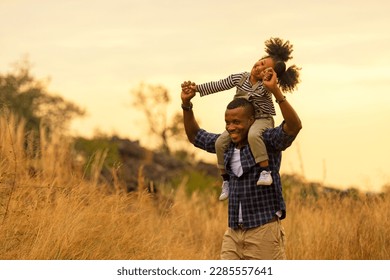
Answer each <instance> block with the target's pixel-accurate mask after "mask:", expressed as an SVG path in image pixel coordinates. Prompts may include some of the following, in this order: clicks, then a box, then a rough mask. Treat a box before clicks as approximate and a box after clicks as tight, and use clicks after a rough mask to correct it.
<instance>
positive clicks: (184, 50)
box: [0, 0, 390, 191]
mask: <svg viewBox="0 0 390 280" xmlns="http://www.w3.org/2000/svg"><path fill="white" fill-rule="evenodd" d="M388 11H390V2H389V1H385V0H372V1H360V0H357V1H356V0H355V1H352V0H345V1H343V0H337V1H335V0H328V1H319V0H311V1H309V0H301V1H289V0H280V1H259V0H253V1H252V0H248V1H246V0H243V1H222V0H216V1H209V0H207V1H206V0H198V1H183V0H182V1H179V0H167V1H158V0H110V1H108V0H77V1H75V0H67V1H63V0H0V26H1V28H0V72H1V73H7V72H9V71H10V70H11V69H12V66H13V65H14V64H15V63H16V62H18V61H21V60H22V59H23V58H25V57H28V60H29V62H30V63H31V65H32V67H31V73H32V74H33V75H34V76H35V77H36V78H37V79H49V80H50V83H49V84H48V90H49V92H51V93H54V94H58V95H61V96H62V97H64V98H65V99H66V100H69V101H71V102H74V103H76V104H77V105H79V106H80V107H82V108H84V109H85V110H86V111H87V116H86V117H85V118H83V119H79V120H75V121H74V122H73V123H72V132H73V133H74V134H76V135H81V136H86V137H91V136H93V135H94V133H96V131H100V132H104V133H107V134H116V135H118V136H120V137H126V138H129V139H130V140H139V141H140V142H141V144H143V145H145V146H153V143H152V142H153V141H152V140H151V138H150V137H148V134H147V132H146V131H145V119H143V115H142V114H141V113H140V111H139V110H137V109H136V108H134V107H133V106H132V101H133V99H132V93H131V92H132V89H134V88H137V87H138V86H139V85H140V84H141V83H146V84H150V85H161V86H164V87H165V88H166V89H167V90H168V91H169V93H170V96H171V99H172V102H171V104H170V106H169V112H168V114H169V115H173V114H174V113H176V112H179V111H180V110H181V109H180V84H181V83H182V82H183V81H185V80H191V81H194V82H196V83H204V82H209V81H213V80H219V79H222V78H225V77H227V76H228V75H230V74H233V73H240V72H243V71H250V69H251V67H252V65H253V64H254V62H255V61H257V60H258V59H259V58H260V57H261V56H263V55H264V41H265V40H267V39H269V38H271V37H280V38H283V39H285V40H289V41H290V42H291V43H292V44H293V45H294V52H293V59H292V60H291V61H290V62H289V63H288V66H289V64H296V65H297V66H299V67H301V68H302V70H301V83H300V84H299V86H298V89H297V90H296V91H295V92H294V93H287V94H286V96H287V99H288V100H289V101H290V103H291V104H292V105H293V107H294V108H295V109H296V111H297V112H298V114H299V116H300V118H301V120H302V123H303V129H302V131H301V132H300V134H299V135H298V137H297V139H296V141H295V142H294V144H293V145H292V146H291V147H290V148H289V149H288V150H286V151H285V152H284V153H283V163H282V172H285V173H295V174H299V175H301V176H303V177H304V178H305V179H307V180H308V181H315V182H319V183H323V184H325V185H328V186H334V187H340V188H349V187H356V188H359V189H362V190H364V191H378V190H380V188H381V187H382V186H383V185H386V184H390V170H389V163H388V161H389V158H390V148H389V143H390V132H389V129H388V123H389V121H390V111H389V108H390V106H389V105H390V71H389V70H388V66H389V64H390V52H389V50H390V32H389V30H390V17H389V15H388ZM233 95H234V90H230V91H226V92H221V93H217V94H214V95H210V96H206V97H202V98H200V97H199V96H197V97H195V98H194V100H193V103H194V110H195V113H196V116H197V119H198V120H199V122H200V124H201V126H202V127H203V128H205V129H206V130H209V131H212V132H222V131H223V130H224V119H223V118H224V111H225V106H226V104H227V103H228V102H229V101H230V100H231V99H232V97H233ZM276 109H277V116H276V117H275V123H276V124H279V123H280V122H281V120H282V118H281V113H280V111H279V110H278V108H277V106H276ZM188 145H190V144H188ZM193 151H194V152H196V154H197V157H199V158H204V159H205V160H207V161H209V162H211V163H212V162H215V157H214V156H213V155H208V154H205V152H202V151H198V150H196V149H195V148H193Z"/></svg>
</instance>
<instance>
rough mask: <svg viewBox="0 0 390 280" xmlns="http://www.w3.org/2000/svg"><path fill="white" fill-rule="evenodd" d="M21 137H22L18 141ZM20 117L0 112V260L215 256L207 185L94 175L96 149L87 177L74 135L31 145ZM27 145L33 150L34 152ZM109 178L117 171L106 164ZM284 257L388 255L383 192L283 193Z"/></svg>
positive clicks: (221, 213)
mask: <svg viewBox="0 0 390 280" xmlns="http://www.w3.org/2000/svg"><path fill="white" fill-rule="evenodd" d="M26 143H27V144H26ZM33 143H34V142H33V141H30V139H29V137H28V136H26V133H25V131H24V123H23V121H18V120H17V119H16V118H15V117H13V116H12V115H6V116H2V117H0V222H1V224H0V258H1V259H10V260H36V259H44V260H52V259H60V260H69V259H73V260H91V259H94V260H120V259H143V260H152V259H153V260H168V259H180V260H189V259H192V260H193V259H200V260H207V259H218V258H219V251H220V246H221V240H222V235H223V233H224V231H225V229H226V226H227V204H226V203H221V202H218V200H217V197H215V192H210V193H207V192H194V193H192V195H191V196H188V194H187V192H186V190H185V189H186V182H187V180H191V178H183V180H182V183H181V185H180V186H179V188H178V189H175V191H173V190H171V189H170V187H169V186H168V185H165V186H160V192H159V193H160V195H159V196H156V195H154V194H150V193H148V192H146V191H145V189H146V188H145V186H144V184H145V183H144V182H143V180H142V179H143V178H142V172H141V171H142V170H140V172H139V173H138V174H134V176H139V178H138V179H139V182H140V183H139V184H140V185H139V190H138V191H137V192H133V193H127V192H125V191H124V189H125V188H124V186H123V184H122V183H121V182H120V180H114V187H112V186H108V185H106V184H105V183H104V182H102V181H100V180H99V176H98V174H99V173H100V168H101V164H102V160H103V159H104V151H97V153H100V154H99V155H100V156H97V157H95V161H94V162H93V163H92V172H93V174H94V176H91V177H88V178H86V177H85V176H84V173H83V168H82V167H81V166H80V165H78V164H77V161H75V158H76V157H75V154H74V150H73V146H72V145H73V144H72V140H71V139H70V138H67V137H65V136H64V135H61V134H53V135H51V136H48V135H46V134H45V133H43V132H42V133H41V135H40V145H39V147H40V150H39V153H36V148H35V149H34V147H31V146H32V145H34V144H33ZM33 151H35V152H33ZM112 172H113V175H114V178H116V177H115V170H113V171H112ZM287 206H288V216H287V218H286V219H285V220H284V222H283V224H284V227H285V229H286V233H287V254H288V257H289V258H290V259H389V253H390V241H389V239H388V236H390V226H389V222H388V219H387V216H388V214H389V207H390V206H389V197H388V195H385V196H384V197H383V198H382V199H367V198H365V197H362V198H361V199H356V197H355V198H351V197H345V198H342V199H341V198H336V197H330V196H329V197H322V198H319V199H316V200H313V199H302V198H301V196H299V195H298V194H294V192H293V193H292V194H289V195H288V199H287Z"/></svg>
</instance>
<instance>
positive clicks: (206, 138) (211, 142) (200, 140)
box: [194, 129, 220, 154]
mask: <svg viewBox="0 0 390 280" xmlns="http://www.w3.org/2000/svg"><path fill="white" fill-rule="evenodd" d="M219 135H220V134H215V133H209V132H207V131H205V130H204V129H200V130H199V131H198V133H197V134H196V136H195V141H194V146H195V147H197V148H200V149H202V150H205V151H207V152H209V153H214V154H215V153H216V151H215V141H216V140H217V138H218V137H219Z"/></svg>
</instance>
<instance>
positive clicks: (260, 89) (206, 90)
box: [197, 72, 276, 116]
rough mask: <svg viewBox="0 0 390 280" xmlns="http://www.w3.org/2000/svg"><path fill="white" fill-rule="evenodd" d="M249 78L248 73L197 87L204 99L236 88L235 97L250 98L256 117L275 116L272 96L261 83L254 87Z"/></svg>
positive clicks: (233, 75)
mask: <svg viewBox="0 0 390 280" xmlns="http://www.w3.org/2000/svg"><path fill="white" fill-rule="evenodd" d="M249 77H250V73H248V72H243V73H239V74H232V75H230V76H229V77H227V78H225V79H222V80H219V81H213V82H208V83H204V84H200V85H197V90H198V92H199V93H200V96H201V97H203V96H206V95H209V94H213V93H216V92H220V91H225V90H229V89H232V88H234V87H236V91H237V93H236V95H235V97H238V96H241V97H242V96H243V94H245V95H246V96H247V97H248V98H249V101H251V102H252V104H253V105H254V106H255V110H256V116H259V115H260V114H269V115H272V116H275V115H276V112H275V107H274V104H273V102H272V94H271V93H270V92H268V91H267V90H266V88H265V87H264V85H263V82H261V81H258V82H257V83H256V84H254V85H252V84H251V82H250V80H249Z"/></svg>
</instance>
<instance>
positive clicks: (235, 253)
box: [221, 219, 286, 260]
mask: <svg viewBox="0 0 390 280" xmlns="http://www.w3.org/2000/svg"><path fill="white" fill-rule="evenodd" d="M221 259H222V260H285V259H286V252H285V233H284V228H283V226H282V224H281V222H280V220H279V219H277V220H276V221H273V222H270V223H267V224H265V225H262V226H259V227H256V228H252V229H247V230H242V229H231V228H228V229H227V230H226V232H225V234H224V236H223V241H222V249H221Z"/></svg>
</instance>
